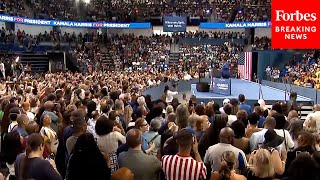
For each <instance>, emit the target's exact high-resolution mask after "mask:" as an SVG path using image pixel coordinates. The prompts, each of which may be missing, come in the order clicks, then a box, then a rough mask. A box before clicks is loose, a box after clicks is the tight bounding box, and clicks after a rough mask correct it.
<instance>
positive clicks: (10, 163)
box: [2, 130, 23, 176]
mask: <svg viewBox="0 0 320 180" xmlns="http://www.w3.org/2000/svg"><path fill="white" fill-rule="evenodd" d="M2 146H3V151H2V153H3V160H4V162H6V165H7V168H8V169H9V175H10V176H14V175H15V172H14V161H15V160H16V158H17V156H18V155H19V154H20V153H22V152H23V147H22V138H21V136H20V134H19V133H18V131H17V130H13V131H11V132H10V133H8V134H7V135H6V136H5V137H4V139H3V143H2Z"/></svg>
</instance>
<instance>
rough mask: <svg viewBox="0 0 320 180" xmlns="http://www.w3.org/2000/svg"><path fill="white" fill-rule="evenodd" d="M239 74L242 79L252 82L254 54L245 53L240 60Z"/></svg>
mask: <svg viewBox="0 0 320 180" xmlns="http://www.w3.org/2000/svg"><path fill="white" fill-rule="evenodd" d="M238 74H239V76H240V78H242V79H247V80H249V81H251V76H252V52H243V53H241V54H240V56H239V59H238Z"/></svg>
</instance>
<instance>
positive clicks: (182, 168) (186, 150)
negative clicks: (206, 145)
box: [162, 129, 207, 180]
mask: <svg viewBox="0 0 320 180" xmlns="http://www.w3.org/2000/svg"><path fill="white" fill-rule="evenodd" d="M174 138H175V140H176V142H177V144H178V149H179V151H178V154H176V155H167V156H163V157H162V169H163V172H164V174H165V176H166V179H167V180H203V179H206V175H207V169H206V166H205V165H204V163H203V162H202V160H201V157H200V154H199V152H198V142H197V138H196V137H195V136H194V135H193V134H192V133H191V132H190V131H189V130H187V129H182V130H180V131H178V132H177V134H176V135H175V136H174ZM191 149H192V150H193V153H194V155H195V159H193V158H192V157H191V156H190V152H191Z"/></svg>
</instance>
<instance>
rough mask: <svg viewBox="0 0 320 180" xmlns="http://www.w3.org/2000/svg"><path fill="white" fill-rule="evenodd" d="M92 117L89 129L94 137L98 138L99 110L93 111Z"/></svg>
mask: <svg viewBox="0 0 320 180" xmlns="http://www.w3.org/2000/svg"><path fill="white" fill-rule="evenodd" d="M91 114H92V118H90V119H89V120H88V122H87V131H88V132H89V133H91V134H92V135H93V137H95V138H96V129H95V128H96V122H97V119H98V118H99V113H98V112H97V111H93V112H92V113H91Z"/></svg>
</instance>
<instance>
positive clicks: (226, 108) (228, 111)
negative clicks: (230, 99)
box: [223, 104, 237, 126]
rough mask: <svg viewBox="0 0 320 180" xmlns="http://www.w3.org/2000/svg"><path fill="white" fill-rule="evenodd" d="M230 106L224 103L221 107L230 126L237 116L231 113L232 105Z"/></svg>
mask: <svg viewBox="0 0 320 180" xmlns="http://www.w3.org/2000/svg"><path fill="white" fill-rule="evenodd" d="M231 106H232V105H230V104H226V105H225V106H224V107H223V111H224V113H225V114H226V115H227V116H228V122H227V125H228V126H230V125H231V124H232V123H233V122H235V121H236V120H237V116H236V115H232V114H231V112H232V107H231Z"/></svg>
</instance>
